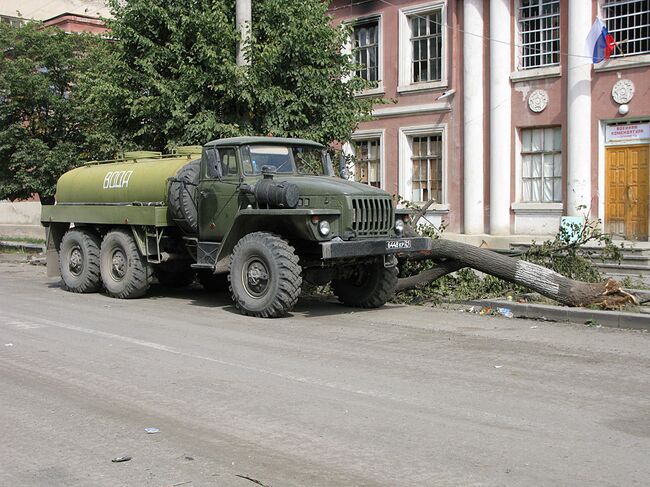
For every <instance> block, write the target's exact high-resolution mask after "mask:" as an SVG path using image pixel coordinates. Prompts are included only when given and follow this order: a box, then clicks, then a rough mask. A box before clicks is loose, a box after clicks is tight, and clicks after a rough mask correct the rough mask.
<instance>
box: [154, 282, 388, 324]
mask: <svg viewBox="0 0 650 487" xmlns="http://www.w3.org/2000/svg"><path fill="white" fill-rule="evenodd" d="M147 298H150V299H157V298H164V299H170V298H171V299H181V300H187V301H188V302H189V304H190V305H192V306H200V307H202V308H221V309H222V310H223V311H226V312H228V313H233V314H237V315H239V314H241V313H240V312H239V311H238V310H237V308H235V306H234V305H233V302H232V299H231V297H230V293H229V292H228V291H206V290H205V289H203V288H201V286H198V285H192V286H190V287H187V288H182V289H173V288H169V287H164V286H161V285H157V284H152V286H151V288H150V289H149V292H148V294H147ZM372 311H375V310H369V309H363V308H350V307H346V306H342V305H341V304H340V303H339V302H338V301H337V300H336V299H335V298H333V297H329V296H312V295H308V296H301V297H300V299H299V300H298V303H297V304H296V306H295V307H294V309H293V311H292V312H291V313H289V315H288V317H300V316H303V317H307V318H309V317H319V316H339V315H345V314H351V313H367V312H372Z"/></svg>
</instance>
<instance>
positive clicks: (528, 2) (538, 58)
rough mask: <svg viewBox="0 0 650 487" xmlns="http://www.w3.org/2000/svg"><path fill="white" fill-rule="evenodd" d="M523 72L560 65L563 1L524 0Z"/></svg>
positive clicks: (521, 14) (521, 18) (521, 6)
mask: <svg viewBox="0 0 650 487" xmlns="http://www.w3.org/2000/svg"><path fill="white" fill-rule="evenodd" d="M518 14H519V37H520V44H521V51H520V57H519V69H532V68H541V67H544V66H555V65H558V64H559V63H560V0H520V2H519V12H518Z"/></svg>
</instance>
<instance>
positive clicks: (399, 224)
mask: <svg viewBox="0 0 650 487" xmlns="http://www.w3.org/2000/svg"><path fill="white" fill-rule="evenodd" d="M395 233H396V234H397V235H401V234H402V233H404V222H403V221H402V220H396V221H395Z"/></svg>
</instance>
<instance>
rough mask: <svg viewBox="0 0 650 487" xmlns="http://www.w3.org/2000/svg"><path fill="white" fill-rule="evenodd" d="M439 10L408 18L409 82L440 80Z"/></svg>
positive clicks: (440, 25) (440, 30) (440, 34)
mask: <svg viewBox="0 0 650 487" xmlns="http://www.w3.org/2000/svg"><path fill="white" fill-rule="evenodd" d="M441 13H442V11H441V9H437V10H434V11H432V12H424V13H421V14H417V15H412V16H410V17H409V23H410V27H411V32H410V34H411V38H410V42H411V52H412V58H411V66H412V67H411V82H413V83H420V82H422V81H440V80H441V79H442V18H441Z"/></svg>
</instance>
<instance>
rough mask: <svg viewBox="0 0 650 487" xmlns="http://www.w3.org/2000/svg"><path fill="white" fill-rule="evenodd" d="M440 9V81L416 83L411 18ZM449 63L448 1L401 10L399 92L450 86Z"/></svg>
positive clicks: (440, 0) (441, 0) (439, 0)
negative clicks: (412, 65)
mask: <svg viewBox="0 0 650 487" xmlns="http://www.w3.org/2000/svg"><path fill="white" fill-rule="evenodd" d="M438 9H440V10H441V12H440V18H441V19H442V24H443V25H442V61H441V66H440V68H441V76H440V81H424V82H418V83H414V82H413V79H412V67H411V63H412V60H413V47H412V45H411V26H410V25H409V17H412V16H414V15H420V14H426V13H428V12H431V11H432V10H438ZM448 62H449V43H448V35H447V2H446V0H436V1H433V2H428V3H424V4H421V5H416V6H413V7H405V8H401V9H400V10H399V56H398V65H399V66H398V71H399V73H398V74H399V76H398V86H397V92H398V93H402V92H407V91H421V90H433V89H436V88H444V87H446V86H447V85H448V80H447V76H448V74H447V73H448V67H447V64H448Z"/></svg>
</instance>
